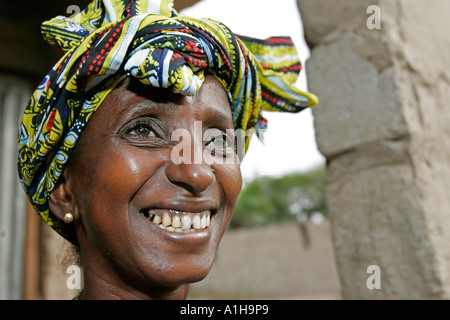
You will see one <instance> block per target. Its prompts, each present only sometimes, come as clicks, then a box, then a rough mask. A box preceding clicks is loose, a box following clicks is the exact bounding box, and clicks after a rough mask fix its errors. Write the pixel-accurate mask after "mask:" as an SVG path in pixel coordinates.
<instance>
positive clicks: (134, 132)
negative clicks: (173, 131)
mask: <svg viewBox="0 0 450 320" xmlns="http://www.w3.org/2000/svg"><path fill="white" fill-rule="evenodd" d="M127 134H128V135H130V136H134V137H137V138H149V137H156V134H155V132H154V131H153V130H152V129H151V128H149V127H146V126H138V127H135V128H133V129H131V130H130V131H128V132H127Z"/></svg>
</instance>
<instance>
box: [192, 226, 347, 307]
mask: <svg viewBox="0 0 450 320" xmlns="http://www.w3.org/2000/svg"><path fill="white" fill-rule="evenodd" d="M308 232H309V235H310V241H311V244H310V247H308V248H306V247H305V246H304V245H303V243H302V237H301V233H300V229H299V227H298V226H297V225H296V224H287V225H286V224H284V225H272V226H269V227H265V228H258V229H243V230H234V231H227V232H226V233H225V235H224V238H223V239H222V242H221V244H220V247H219V251H218V256H217V258H216V261H215V263H214V266H213V268H212V270H211V272H210V274H209V275H208V276H207V277H206V278H205V279H204V280H203V281H201V282H199V283H196V284H193V285H191V290H190V293H189V296H188V299H283V300H288V299H296V300H302V299H307V300H335V299H341V297H340V284H339V279H338V274H337V269H336V265H335V260H334V253H333V247H332V242H331V235H330V227H329V223H328V222H327V221H325V222H323V223H322V224H320V225H314V224H309V225H308Z"/></svg>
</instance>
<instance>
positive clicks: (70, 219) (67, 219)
mask: <svg viewBox="0 0 450 320" xmlns="http://www.w3.org/2000/svg"><path fill="white" fill-rule="evenodd" d="M63 220H64V222H65V223H72V222H73V214H72V213H71V212H67V213H66V214H65V215H64V217H63Z"/></svg>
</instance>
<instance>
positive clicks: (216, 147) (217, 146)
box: [206, 134, 234, 155]
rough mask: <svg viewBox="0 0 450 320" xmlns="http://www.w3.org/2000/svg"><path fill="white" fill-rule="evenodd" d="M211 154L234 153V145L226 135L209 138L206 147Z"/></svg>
mask: <svg viewBox="0 0 450 320" xmlns="http://www.w3.org/2000/svg"><path fill="white" fill-rule="evenodd" d="M206 148H207V149H209V150H210V151H211V154H213V155H214V154H228V153H231V152H233V151H234V144H233V142H232V140H231V139H230V137H228V136H227V135H226V134H219V135H216V136H214V137H211V138H210V139H209V141H208V143H207V145H206Z"/></svg>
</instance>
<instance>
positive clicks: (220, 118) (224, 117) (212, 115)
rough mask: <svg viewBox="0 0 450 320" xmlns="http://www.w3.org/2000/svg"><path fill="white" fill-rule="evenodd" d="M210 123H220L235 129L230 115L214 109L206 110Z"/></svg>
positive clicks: (208, 108)
mask: <svg viewBox="0 0 450 320" xmlns="http://www.w3.org/2000/svg"><path fill="white" fill-rule="evenodd" d="M205 119H206V120H207V122H208V123H214V124H215V123H220V124H221V125H225V126H228V127H230V128H232V127H233V119H232V118H231V111H230V113H225V112H223V111H222V110H218V109H217V108H214V107H207V108H206V117H205Z"/></svg>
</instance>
